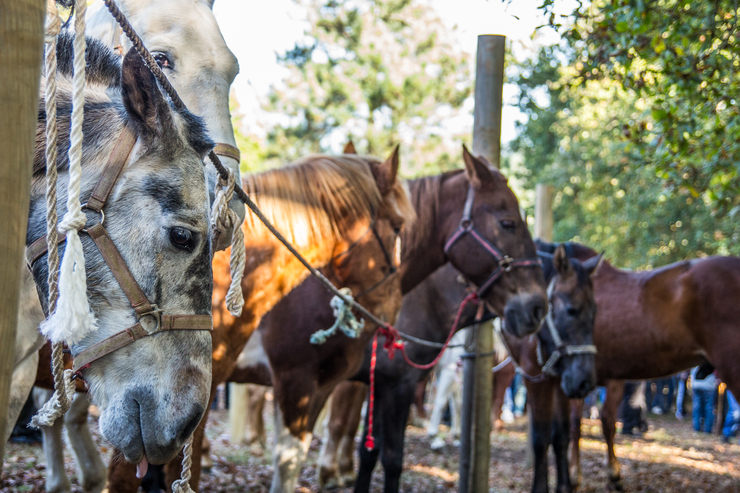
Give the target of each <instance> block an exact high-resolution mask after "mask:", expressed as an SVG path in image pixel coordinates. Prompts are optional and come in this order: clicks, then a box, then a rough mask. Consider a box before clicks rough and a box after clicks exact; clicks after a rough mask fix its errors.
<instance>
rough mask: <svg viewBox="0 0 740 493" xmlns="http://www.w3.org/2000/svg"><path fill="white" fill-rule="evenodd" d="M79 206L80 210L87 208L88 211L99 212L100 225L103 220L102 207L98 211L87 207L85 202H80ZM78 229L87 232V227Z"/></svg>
mask: <svg viewBox="0 0 740 493" xmlns="http://www.w3.org/2000/svg"><path fill="white" fill-rule="evenodd" d="M80 208H81V209H82V210H84V209H87V210H88V211H90V212H97V213H98V214H100V224H101V225H102V224H103V223H104V222H105V212H103V209H100V210H99V211H96V210H95V209H92V208H90V207H88V206H87V202H85V203H84V204H82V205H81V206H80ZM80 231H82V232H83V233H87V228H82V229H81V230H80Z"/></svg>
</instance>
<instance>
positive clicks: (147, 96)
mask: <svg viewBox="0 0 740 493" xmlns="http://www.w3.org/2000/svg"><path fill="white" fill-rule="evenodd" d="M121 91H122V93H123V104H124V106H125V107H126V111H127V112H128V114H129V116H130V117H131V118H132V119H133V120H135V121H136V122H138V123H139V125H140V126H141V127H143V130H144V131H146V132H148V133H150V134H153V135H162V127H163V126H164V125H165V124H169V123H170V118H171V115H170V109H169V106H168V105H167V102H166V101H165V99H164V96H163V95H162V93H161V91H160V90H159V87H158V86H157V81H156V79H155V78H154V75H153V74H152V73H151V72H150V71H149V69H148V68H147V66H146V65H144V60H142V58H141V56H139V54H138V53H137V52H136V50H135V49H133V48H131V49H130V50H129V51H128V53H127V54H126V56H125V57H124V59H123V65H122V66H121Z"/></svg>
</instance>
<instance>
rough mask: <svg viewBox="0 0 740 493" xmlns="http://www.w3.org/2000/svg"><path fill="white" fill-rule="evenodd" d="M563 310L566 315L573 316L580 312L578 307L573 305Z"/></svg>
mask: <svg viewBox="0 0 740 493" xmlns="http://www.w3.org/2000/svg"><path fill="white" fill-rule="evenodd" d="M565 312H566V313H567V314H568V316H571V317H575V316H577V315H578V313H579V312H580V310H579V309H578V308H576V307H574V306H569V307H568V308H567V309H566V310H565Z"/></svg>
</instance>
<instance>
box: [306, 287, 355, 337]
mask: <svg viewBox="0 0 740 493" xmlns="http://www.w3.org/2000/svg"><path fill="white" fill-rule="evenodd" d="M339 291H340V292H341V293H342V294H344V295H345V296H347V297H348V298H350V299H353V298H352V291H351V290H350V289H349V288H341V289H340V290H339ZM329 306H331V309H332V311H333V312H334V318H335V319H336V320H335V321H334V325H332V326H331V327H329V328H328V329H326V330H318V331H316V332H314V333H313V334H311V344H324V343H325V342H326V340H327V339H328V338H329V337H330V336H332V335H334V333H335V332H336V331H337V329H339V330H341V331H342V332H343V333H344V335H346V336H347V337H351V338H352V339H357V338H358V337H360V334H361V333H362V329H363V328H364V327H365V321H364V320H359V321H358V320H357V317H355V314H354V313H352V306H351V305H348V304H347V303H345V302H344V300H342V299H341V298H339V297H337V296H335V297H333V298H332V299H331V301H330V302H329Z"/></svg>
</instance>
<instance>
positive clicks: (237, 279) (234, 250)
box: [211, 170, 247, 317]
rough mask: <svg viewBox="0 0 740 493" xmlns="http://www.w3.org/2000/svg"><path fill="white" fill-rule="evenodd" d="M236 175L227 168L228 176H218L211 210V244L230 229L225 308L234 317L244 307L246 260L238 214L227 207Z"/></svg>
mask: <svg viewBox="0 0 740 493" xmlns="http://www.w3.org/2000/svg"><path fill="white" fill-rule="evenodd" d="M235 184H236V176H235V175H234V172H233V171H231V170H229V178H228V180H226V181H224V179H223V178H221V177H219V178H218V184H217V185H216V198H215V199H214V201H213V208H212V210H211V224H212V225H213V228H214V237H213V240H212V244H214V245H215V244H216V243H217V242H218V238H219V236H221V235H222V234H224V233H225V232H227V231H228V230H229V229H231V230H232V234H231V258H230V260H229V265H230V269H231V284H230V285H229V292H228V293H226V308H228V309H229V312H231V314H232V315H233V316H235V317H238V316H239V315H241V314H242V308H244V295H243V294H242V277H243V276H244V264H245V261H246V256H247V255H246V246H245V245H244V230H242V228H241V225H240V224H239V216H237V214H236V212H234V211H233V210H232V209H231V208H230V207H229V202H230V201H231V198H232V197H233V196H234V185H235Z"/></svg>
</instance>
